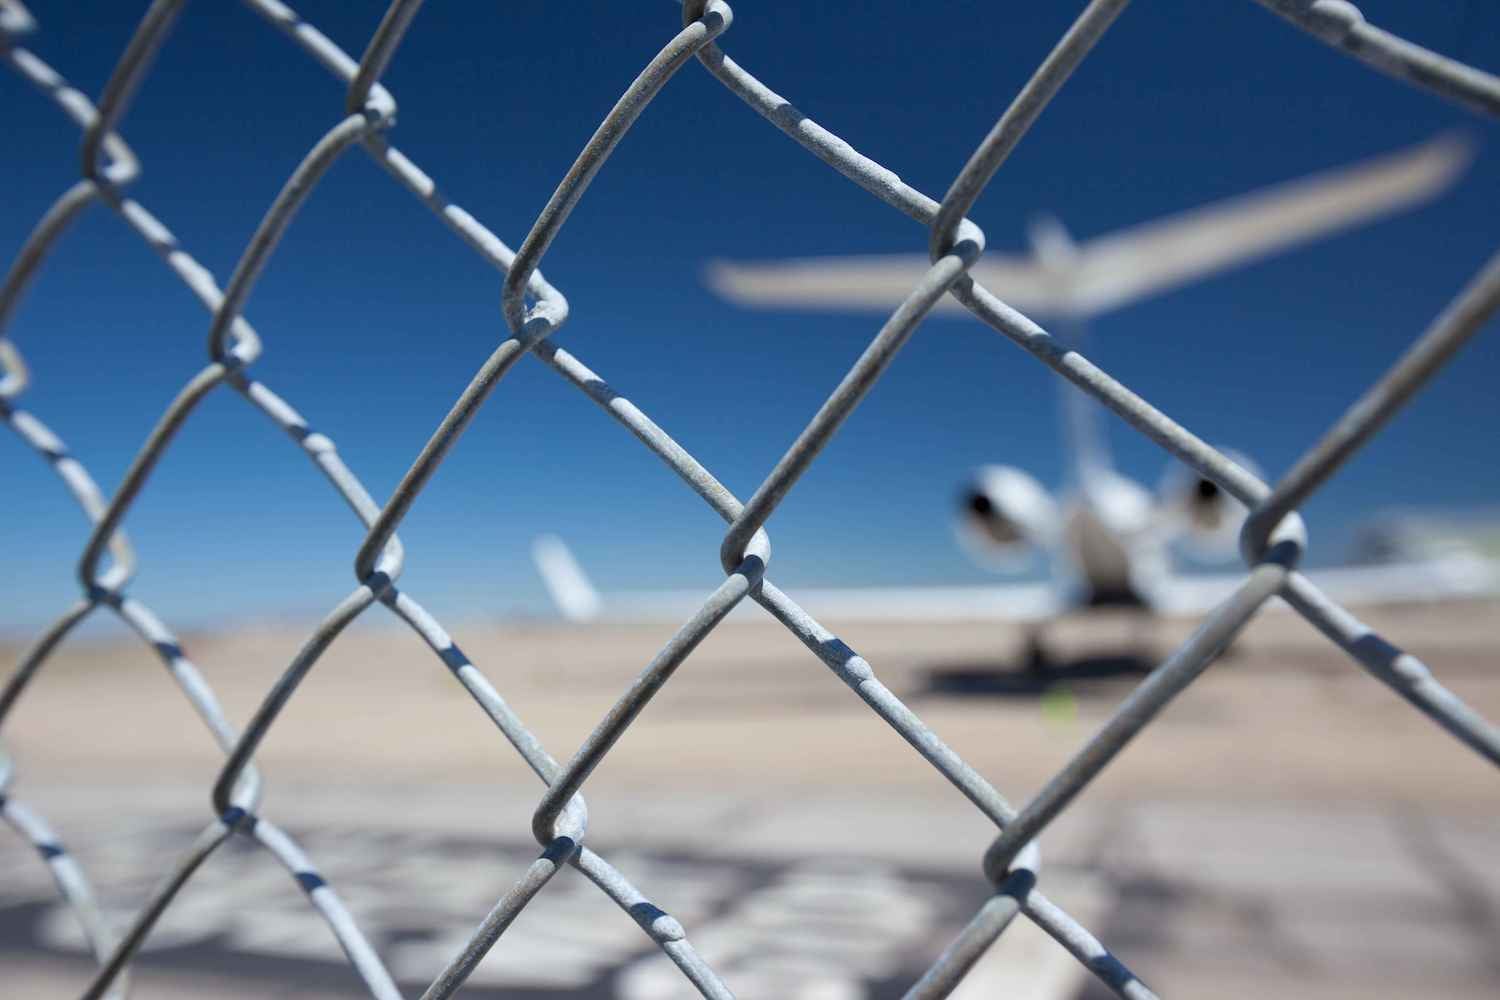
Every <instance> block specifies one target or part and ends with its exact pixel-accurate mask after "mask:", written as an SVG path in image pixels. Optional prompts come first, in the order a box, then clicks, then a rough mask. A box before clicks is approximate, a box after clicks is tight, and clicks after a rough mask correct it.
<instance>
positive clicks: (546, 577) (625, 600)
mask: <svg viewBox="0 0 1500 1000" xmlns="http://www.w3.org/2000/svg"><path fill="white" fill-rule="evenodd" d="M532 557H533V560H534V561H535V563H536V566H537V570H538V571H539V572H540V573H541V575H542V581H543V583H545V584H546V587H547V591H548V593H549V594H551V596H552V600H553V603H554V604H556V605H557V610H558V612H559V613H560V614H561V615H562V616H563V617H564V618H566V619H567V620H568V621H573V622H608V623H618V624H644V623H664V624H678V625H680V624H682V623H683V622H685V621H687V620H688V619H689V618H691V617H692V616H693V614H694V613H695V612H697V611H698V609H699V608H700V607H702V605H703V601H704V599H705V598H706V597H708V594H709V589H710V588H708V587H706V586H705V587H704V588H703V589H701V590H643V591H629V592H626V593H621V594H615V595H606V594H600V593H599V592H598V591H597V590H595V589H594V586H593V585H592V584H591V583H590V582H589V580H588V578H587V577H586V576H585V575H584V573H583V570H582V568H581V567H580V566H579V565H578V561H577V560H576V559H574V558H573V554H572V553H571V552H570V551H569V550H568V547H567V545H566V544H565V543H564V542H563V541H562V539H560V538H557V537H556V536H555V535H544V536H542V537H540V538H538V539H536V540H535V541H534V542H533V543H532ZM787 593H788V595H789V596H790V597H791V598H792V599H793V600H795V601H796V602H797V603H798V604H800V605H801V606H802V607H803V608H804V609H805V610H806V611H807V612H808V614H810V615H812V616H813V617H814V618H826V619H828V620H830V621H838V622H852V621H884V622H958V621H995V622H1022V623H1024V622H1039V621H1046V620H1048V619H1050V618H1054V617H1056V616H1057V615H1059V614H1062V613H1063V612H1064V611H1065V610H1067V608H1066V606H1065V604H1064V602H1063V601H1062V600H1061V598H1060V596H1059V595H1058V593H1057V590H1056V588H1055V587H1054V586H1052V585H1051V584H1050V583H1010V584H998V585H978V586H966V587H849V588H830V587H798V588H793V589H791V590H789V591H788V592H787ZM749 603H750V602H748V601H747V602H745V604H744V605H742V606H741V607H740V608H737V609H736V610H735V612H734V614H735V615H737V616H738V615H742V614H747V613H753V610H754V609H750V611H748V612H747V611H746V607H747V606H748V604H749Z"/></svg>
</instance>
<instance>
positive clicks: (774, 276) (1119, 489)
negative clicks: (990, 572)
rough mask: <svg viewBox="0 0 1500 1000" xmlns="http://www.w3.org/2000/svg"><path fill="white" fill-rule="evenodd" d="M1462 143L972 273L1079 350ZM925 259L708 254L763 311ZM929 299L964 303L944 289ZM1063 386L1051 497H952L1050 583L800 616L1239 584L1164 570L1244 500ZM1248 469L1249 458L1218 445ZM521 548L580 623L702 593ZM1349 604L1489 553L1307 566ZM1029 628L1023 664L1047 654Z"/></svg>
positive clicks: (873, 296) (827, 606)
mask: <svg viewBox="0 0 1500 1000" xmlns="http://www.w3.org/2000/svg"><path fill="white" fill-rule="evenodd" d="M1471 155H1472V154H1471V150H1470V148H1469V145H1468V144H1467V143H1466V142H1464V141H1462V140H1460V139H1458V138H1455V137H1452V136H1440V137H1438V138H1436V139H1433V140H1430V141H1428V142H1426V143H1423V144H1422V145H1419V146H1416V147H1413V148H1409V149H1406V150H1402V151H1400V152H1397V153H1393V154H1389V155H1386V156H1382V157H1379V158H1377V159H1373V160H1369V161H1366V162H1364V163H1361V164H1358V165H1355V166H1352V167H1345V168H1342V169H1338V170H1333V171H1328V172H1325V173H1321V174H1315V175H1313V176H1310V177H1306V178H1303V179H1300V180H1296V181H1292V182H1289V183H1285V184H1281V185H1277V186H1275V187H1271V188H1266V189H1263V190H1260V191H1256V192H1253V193H1250V194H1246V195H1242V196H1239V197H1237V198H1232V199H1229V200H1227V201H1223V202H1219V203H1217V204H1213V205H1208V206H1206V207H1202V208H1198V209H1195V210H1192V211H1188V212H1185V213H1182V214H1179V215H1174V216H1169V217H1167V218H1164V219H1160V220H1157V221H1154V222H1149V223H1146V224H1144V225H1140V226H1136V227H1133V228H1130V229H1126V230H1123V231H1120V232H1117V233H1112V234H1109V235H1105V236H1101V237H1097V238H1095V239H1092V240H1088V241H1086V242H1084V243H1081V244H1076V243H1074V242H1073V241H1072V240H1071V239H1070V238H1069V237H1068V234H1067V232H1066V231H1065V230H1064V229H1063V227H1062V226H1061V224H1059V223H1058V222H1057V221H1055V220H1053V219H1043V220H1041V221H1039V222H1038V223H1037V224H1036V225H1034V226H1032V228H1031V232H1030V234H1029V235H1030V239H1031V245H1032V252H1031V253H1030V254H1029V255H1028V256H1025V257H1005V256H1003V255H999V254H993V253H985V254H984V255H983V256H982V257H981V258H980V259H979V260H978V262H976V263H975V264H974V266H973V269H972V271H971V273H972V274H973V276H974V278H975V279H976V280H977V281H979V282H980V283H981V284H983V285H984V286H985V287H987V288H988V289H989V290H990V291H991V292H993V293H994V294H995V295H997V296H999V297H1000V298H1001V299H1002V300H1004V301H1005V302H1007V303H1008V304H1010V305H1012V306H1014V307H1015V308H1017V309H1020V310H1021V311H1023V312H1027V313H1030V314H1032V315H1039V316H1046V317H1049V318H1051V319H1052V320H1055V321H1056V322H1057V324H1058V326H1059V328H1060V330H1061V334H1062V336H1063V337H1064V338H1065V340H1066V341H1067V342H1069V343H1070V345H1071V346H1075V347H1076V345H1077V343H1078V342H1079V339H1080V338H1081V335H1082V326H1083V323H1084V322H1085V321H1086V320H1088V319H1090V318H1092V317H1095V316H1098V315H1100V314H1102V313H1105V312H1108V311H1110V310H1113V309H1117V308H1120V307H1121V306H1124V305H1127V304H1130V303H1133V302H1136V301H1139V300H1141V299H1143V298H1147V297H1149V296H1152V295H1157V294H1161V293H1163V292H1166V291H1169V290H1171V289H1173V288H1176V287H1178V286H1180V285H1182V284H1184V283H1186V282H1189V281H1192V280H1194V279H1198V278H1203V277H1207V276H1209V275H1212V274H1216V273H1218V272H1221V271H1224V270H1226V269H1228V268H1230V267H1233V266H1236V265H1239V264H1243V263H1245V262H1248V261H1250V260H1253V259H1256V258H1259V257H1264V256H1266V255H1269V254H1271V253H1274V252H1276V251H1279V250H1284V249H1286V248H1288V247H1291V246H1293V245H1296V244H1298V243H1302V242H1306V241H1308V240H1311V239H1313V238H1315V237H1318V236H1322V235H1326V234H1329V233H1332V232H1335V231H1337V230H1340V229H1344V228H1347V227H1350V226H1353V225H1355V224H1358V223H1361V222H1367V221H1371V220H1374V219H1376V218H1379V217H1381V216H1384V215H1389V214H1391V213H1393V212H1395V211H1397V210H1399V209H1402V208H1408V207H1412V206H1415V205H1417V204H1419V203H1421V202H1423V201H1426V200H1429V199H1431V198H1433V197H1435V196H1436V195H1437V194H1438V193H1440V192H1441V191H1442V190H1444V189H1445V188H1447V187H1448V186H1449V185H1451V184H1452V183H1453V181H1454V180H1455V179H1456V178H1457V177H1458V175H1459V174H1460V173H1461V172H1462V171H1463V170H1464V168H1465V167H1466V166H1467V164H1468V162H1469V160H1470V159H1471ZM928 266H929V261H928V259H927V258H926V257H925V256H921V255H886V256H864V257H833V258H806V259H796V260H785V261H772V262H762V263H753V264H752V263H730V262H715V263H713V264H711V265H710V267H709V269H708V281H709V284H710V285H711V286H712V287H713V288H714V289H715V290H716V291H718V292H719V293H720V294H722V295H723V296H724V297H725V298H727V299H729V300H730V301H733V302H737V303H739V304H742V305H746V306H753V307H764V308H795V309H823V310H840V311H871V312H881V313H888V312H890V311H891V310H892V309H894V308H895V307H896V306H897V305H899V304H900V302H901V301H902V300H903V299H904V298H905V296H906V295H907V294H908V293H909V292H910V291H911V289H912V288H913V287H914V286H915V285H916V283H917V281H918V280H919V279H920V277H921V276H922V274H923V273H924V272H925V271H926V270H927V268H928ZM939 308H944V309H948V308H951V309H961V308H962V306H961V305H960V304H959V303H957V302H955V301H953V300H952V299H951V298H944V299H943V300H942V302H941V303H940V304H939ZM1059 383H1060V385H1061V387H1062V392H1063V423H1064V438H1063V439H1064V442H1065V446H1066V448H1067V450H1068V455H1069V463H1068V464H1069V471H1068V481H1067V482H1066V483H1065V484H1064V487H1063V489H1062V491H1061V492H1060V494H1059V495H1057V496H1054V495H1052V494H1051V493H1049V492H1048V491H1047V490H1046V489H1045V488H1043V486H1042V485H1041V484H1040V483H1039V482H1037V480H1036V479H1035V478H1034V477H1033V476H1031V475H1030V474H1028V473H1026V472H1025V471H1023V470H1021V469H1018V468H1015V467H1012V466H1004V465H990V466H984V467H982V468H980V469H978V470H976V471H975V472H974V473H973V475H972V476H971V477H970V480H969V482H968V483H967V485H966V486H965V487H964V488H963V490H962V491H961V494H960V501H959V509H958V512H957V518H956V528H957V532H958V537H959V539H960V541H961V543H962V544H963V545H964V548H965V549H966V550H967V551H968V553H969V554H970V555H971V556H972V557H973V558H974V559H975V561H976V562H978V563H980V564H981V565H984V566H986V567H990V568H994V569H997V570H1001V571H1007V570H1009V571H1015V570H1017V569H1021V568H1025V566H1027V565H1028V564H1029V563H1030V562H1031V559H1032V557H1033V556H1034V555H1035V554H1036V553H1037V552H1041V553H1043V554H1045V555H1046V556H1047V557H1048V561H1049V564H1050V566H1051V569H1052V574H1051V579H1049V580H1046V581H1041V582H1009V583H1002V584H995V585H978V586H956V587H920V588H848V589H844V588H840V589H822V588H798V589H797V590H796V591H795V592H794V595H793V596H795V597H796V599H797V600H798V602H799V603H801V604H802V605H803V606H804V607H806V608H807V609H808V611H810V612H811V613H812V614H814V615H815V616H819V617H827V618H830V619H834V620H843V621H848V620H857V619H874V620H881V621H903V620H910V621H958V620H970V621H972V620H1000V621H1010V622H1020V623H1031V624H1033V625H1038V626H1039V625H1040V624H1042V623H1046V622H1049V621H1051V620H1053V619H1055V618H1058V617H1060V616H1063V615H1066V614H1068V613H1070V612H1074V611H1079V610H1083V609H1088V608H1098V607H1108V606H1115V607H1129V608H1136V609H1140V610H1143V611H1147V612H1154V613H1158V614H1164V615H1180V614H1194V613H1201V612H1204V611H1206V610H1208V609H1209V608H1211V607H1213V606H1214V605H1215V604H1217V603H1218V602H1220V601H1221V600H1223V599H1224V598H1225V597H1227V596H1228V595H1229V593H1230V592H1231V591H1232V590H1233V589H1234V588H1235V587H1237V586H1238V585H1239V584H1240V583H1242V582H1243V580H1244V572H1243V570H1240V571H1238V572H1230V573H1221V574H1213V573H1190V574H1182V573H1178V572H1174V570H1173V567H1172V562H1173V561H1174V560H1173V558H1172V556H1173V552H1174V548H1175V549H1176V550H1178V551H1181V550H1186V551H1187V553H1188V554H1191V555H1195V556H1197V557H1199V558H1200V559H1220V560H1226V559H1231V558H1233V557H1234V556H1235V553H1236V544H1237V539H1238V535H1239V530H1240V525H1241V523H1242V522H1243V519H1244V516H1245V514H1246V511H1245V509H1244V507H1243V506H1242V505H1241V504H1240V503H1239V502H1238V501H1236V500H1235V499H1234V498H1232V497H1230V496H1228V495H1227V494H1225V493H1224V492H1223V491H1222V490H1221V489H1220V488H1219V487H1218V486H1217V485H1216V484H1215V483H1214V482H1212V481H1211V480H1208V479H1204V478H1201V477H1199V476H1197V475H1196V474H1195V473H1193V472H1191V471H1190V470H1188V469H1187V468H1186V467H1185V466H1181V465H1177V464H1176V463H1173V467H1172V468H1171V469H1170V470H1169V471H1168V474H1167V475H1166V477H1165V478H1164V479H1163V481H1162V483H1161V485H1160V487H1159V488H1158V489H1157V490H1156V491H1155V492H1154V493H1153V492H1152V491H1149V490H1147V489H1146V488H1145V487H1143V486H1141V485H1140V484H1138V483H1136V482H1134V481H1132V480H1130V479H1128V478H1126V477H1124V476H1122V475H1121V474H1119V473H1118V472H1116V471H1115V469H1114V466H1113V463H1112V461H1111V459H1110V455H1109V451H1108V448H1107V446H1106V443H1105V437H1104V434H1103V428H1101V427H1100V426H1099V423H1098V418H1099V416H1100V406H1099V404H1098V403H1097V402H1095V401H1094V400H1093V399H1091V398H1089V397H1088V396H1087V395H1085V394H1084V393H1083V392H1082V391H1081V390H1079V389H1077V388H1076V387H1074V386H1073V385H1072V384H1071V383H1068V382H1066V381H1065V380H1061V379H1059ZM1227 453H1228V454H1229V455H1230V457H1232V458H1234V459H1235V461H1237V462H1240V464H1242V465H1245V466H1246V467H1247V468H1248V469H1251V470H1252V471H1253V470H1254V467H1253V466H1251V465H1250V464H1249V463H1248V462H1247V461H1245V460H1243V459H1241V458H1240V457H1239V456H1237V455H1235V454H1234V453H1233V452H1227ZM533 554H534V557H535V560H536V563H537V566H538V568H539V569H540V571H541V573H542V577H543V580H544V581H545V583H546V585H547V587H548V590H549V591H550V593H551V595H552V597H553V600H554V601H555V603H556V604H557V606H558V609H559V610H560V611H561V612H562V614H563V615H564V616H565V617H567V618H569V619H572V620H575V621H592V620H598V619H606V620H613V621H622V620H623V621H642V620H667V621H679V622H680V621H684V620H686V618H687V617H688V616H690V615H691V614H692V613H693V611H694V610H696V609H697V607H698V606H699V604H700V603H701V602H702V600H703V596H704V595H703V593H702V592H701V591H690V592H689V591H656V592H635V593H625V594H620V595H612V596H610V597H608V598H605V597H603V596H601V595H600V594H599V593H598V592H597V591H596V590H595V589H594V588H593V586H592V585H591V584H590V583H589V581H588V579H587V577H586V576H585V575H584V573H583V570H582V568H581V567H580V566H579V565H578V562H577V560H575V559H574V558H573V556H572V554H571V553H570V552H569V551H568V549H567V547H566V546H565V545H564V544H563V543H562V541H561V540H560V539H557V538H555V537H551V536H548V537H543V538H539V539H537V540H536V543H535V545H534V548H533ZM1312 575H1313V577H1314V579H1315V580H1316V582H1317V583H1318V584H1319V586H1320V587H1322V588H1323V589H1324V591H1325V592H1327V593H1328V594H1329V596H1330V597H1332V598H1334V599H1335V600H1338V601H1340V602H1341V603H1345V604H1363V603H1390V602H1408V601H1430V600H1442V599H1447V598H1453V597H1461V596H1473V595H1478V594H1484V593H1492V592H1496V591H1497V590H1500V574H1497V570H1496V566H1495V564H1493V563H1491V562H1490V561H1489V560H1487V559H1484V558H1482V557H1480V556H1479V555H1477V554H1475V553H1473V552H1470V551H1463V550H1457V551H1446V552H1444V553H1442V554H1441V555H1439V556H1436V557H1432V558H1420V559H1415V560H1397V561H1390V562H1386V563H1381V564H1371V565H1361V566H1344V567H1338V568H1333V569H1327V570H1317V571H1312ZM1036 634H1037V633H1035V632H1033V640H1032V643H1031V647H1030V652H1029V657H1030V659H1031V661H1032V663H1033V664H1036V663H1040V662H1044V661H1045V659H1046V657H1045V651H1044V650H1042V649H1041V648H1040V645H1039V640H1038V639H1037V638H1036Z"/></svg>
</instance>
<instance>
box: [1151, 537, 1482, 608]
mask: <svg viewBox="0 0 1500 1000" xmlns="http://www.w3.org/2000/svg"><path fill="white" fill-rule="evenodd" d="M1304 574H1305V575H1306V576H1307V578H1308V579H1309V580H1311V581H1312V582H1313V583H1315V584H1317V585H1318V589H1320V590H1322V591H1323V592H1324V593H1325V594H1327V595H1328V596H1329V597H1330V598H1331V599H1333V600H1334V601H1337V602H1338V603H1339V604H1342V605H1345V606H1346V607H1358V606H1360V605H1373V604H1423V603H1430V602H1434V601H1449V600H1455V599H1459V598H1465V597H1484V596H1488V595H1493V594H1500V565H1497V564H1496V563H1494V562H1493V561H1491V560H1489V559H1486V558H1484V557H1483V556H1480V555H1478V554H1476V553H1472V552H1453V553H1450V554H1448V555H1443V556H1438V557H1435V558H1431V559H1422V560H1411V561H1403V562H1391V563H1372V564H1370V565H1368V566H1332V567H1328V568H1326V569H1317V568H1313V569H1308V570H1305V571H1304ZM1244 582H1245V573H1244V572H1243V571H1241V572H1238V573H1223V574H1218V573H1215V574H1192V575H1183V576H1177V577H1172V578H1170V579H1168V580H1167V581H1165V582H1163V583H1162V584H1159V585H1158V586H1157V587H1155V588H1153V590H1152V594H1151V598H1152V602H1153V603H1154V604H1155V605H1156V607H1157V609H1158V610H1159V611H1160V612H1161V613H1162V614H1166V615H1201V614H1206V613H1207V612H1209V611H1210V610H1212V609H1213V608H1214V607H1215V606H1217V605H1218V604H1220V603H1221V602H1222V601H1224V599H1225V598H1227V597H1228V596H1229V595H1230V594H1232V593H1233V592H1234V591H1235V589H1236V588H1237V587H1239V586H1240V585H1241V584H1243V583H1244ZM1272 603H1273V604H1274V605H1275V606H1279V607H1285V604H1284V602H1282V601H1281V599H1280V598H1275V599H1273V601H1272Z"/></svg>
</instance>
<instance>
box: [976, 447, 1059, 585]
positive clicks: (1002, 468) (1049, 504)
mask: <svg viewBox="0 0 1500 1000" xmlns="http://www.w3.org/2000/svg"><path fill="white" fill-rule="evenodd" d="M1059 519H1060V514H1059V512H1058V508H1057V502H1056V501H1055V500H1053V499H1052V497H1051V495H1050V494H1048V492H1047V491H1046V490H1045V489H1044V488H1043V487H1042V484H1041V483H1039V482H1037V481H1036V480H1035V479H1034V478H1032V477H1031V476H1029V475H1027V474H1026V473H1024V472H1022V471H1021V470H1020V469H1017V468H1013V467H1011V466H1007V465H986V466H984V467H982V468H980V469H978V470H976V471H975V473H974V475H973V476H971V477H970V478H969V481H968V483H967V484H965V486H964V487H963V489H962V490H961V491H960V492H959V496H958V524H957V528H958V536H959V540H960V541H961V542H962V543H963V544H964V547H965V548H966V549H967V550H968V551H969V552H970V554H971V555H973V556H974V558H975V559H977V560H979V561H980V562H982V563H984V564H986V565H990V566H995V567H997V568H1001V569H1017V568H1021V567H1023V566H1024V565H1025V564H1026V563H1027V562H1028V561H1029V560H1030V558H1031V556H1032V555H1033V553H1035V552H1036V551H1037V550H1038V549H1048V548H1051V547H1052V546H1053V545H1054V544H1055V543H1056V540H1057V533H1058V527H1059Z"/></svg>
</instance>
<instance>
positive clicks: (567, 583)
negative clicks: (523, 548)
mask: <svg viewBox="0 0 1500 1000" xmlns="http://www.w3.org/2000/svg"><path fill="white" fill-rule="evenodd" d="M531 558H532V560H533V561H534V562H535V563H536V568H537V571H538V572H539V573H541V574H542V583H544V584H546V586H547V593H548V594H550V595H551V596H552V602H553V603H554V604H556V605H557V610H558V611H559V612H561V613H562V616H563V617H564V618H566V619H567V620H568V621H571V622H588V621H593V620H594V619H595V618H597V617H599V610H600V606H601V604H602V602H601V601H600V599H599V592H598V591H597V590H595V589H594V585H593V584H591V583H589V578H588V577H587V576H585V575H584V572H583V567H581V566H579V565H578V560H577V559H574V558H573V553H572V552H571V551H570V550H569V549H568V546H567V545H566V544H565V543H564V542H563V540H562V539H561V538H558V537H557V536H556V535H539V536H538V537H537V538H536V539H535V540H534V541H533V542H532V543H531Z"/></svg>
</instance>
